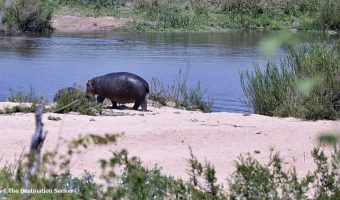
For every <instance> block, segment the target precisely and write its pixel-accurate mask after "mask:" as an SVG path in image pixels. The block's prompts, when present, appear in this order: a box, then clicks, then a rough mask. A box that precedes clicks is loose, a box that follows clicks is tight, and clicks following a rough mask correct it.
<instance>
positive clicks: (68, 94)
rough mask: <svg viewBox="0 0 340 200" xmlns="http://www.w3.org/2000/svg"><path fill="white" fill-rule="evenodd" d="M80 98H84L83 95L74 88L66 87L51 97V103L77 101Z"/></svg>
mask: <svg viewBox="0 0 340 200" xmlns="http://www.w3.org/2000/svg"><path fill="white" fill-rule="evenodd" d="M81 96H85V93H84V92H83V91H81V90H80V89H77V88H75V87H66V88H63V89H60V90H59V91H58V92H57V93H56V94H55V95H54V97H53V102H57V101H59V100H60V99H63V98H68V99H69V100H70V101H74V100H76V99H79V98H80V97H81Z"/></svg>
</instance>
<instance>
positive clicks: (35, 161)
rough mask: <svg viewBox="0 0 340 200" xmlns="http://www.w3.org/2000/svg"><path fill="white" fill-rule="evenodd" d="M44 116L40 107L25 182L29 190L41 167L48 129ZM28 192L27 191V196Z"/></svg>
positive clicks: (37, 112)
mask: <svg viewBox="0 0 340 200" xmlns="http://www.w3.org/2000/svg"><path fill="white" fill-rule="evenodd" d="M41 118H42V108H38V109H37V111H36V112H35V133H34V134H33V136H32V141H31V148H30V153H29V157H28V170H27V173H26V175H25V179H24V184H25V189H26V190H29V189H30V185H31V180H32V179H34V178H36V177H37V176H38V171H39V167H40V156H41V148H42V146H43V144H44V141H45V138H46V135H47V131H45V132H43V126H44V125H43V123H42V122H41ZM27 195H28V193H25V196H27Z"/></svg>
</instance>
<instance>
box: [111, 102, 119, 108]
mask: <svg viewBox="0 0 340 200" xmlns="http://www.w3.org/2000/svg"><path fill="white" fill-rule="evenodd" d="M111 102H112V109H117V108H118V106H117V102H116V101H112V100H111Z"/></svg>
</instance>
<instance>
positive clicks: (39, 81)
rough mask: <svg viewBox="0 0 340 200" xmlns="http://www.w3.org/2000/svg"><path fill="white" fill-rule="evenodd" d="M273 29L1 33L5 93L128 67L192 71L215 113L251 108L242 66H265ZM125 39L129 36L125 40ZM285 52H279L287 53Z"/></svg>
mask: <svg viewBox="0 0 340 200" xmlns="http://www.w3.org/2000/svg"><path fill="white" fill-rule="evenodd" d="M268 34H269V33H263V32H261V33H258V32H240V31H232V32H225V33H116V32H105V33H103V32H101V33H77V34H72V33H56V34H53V35H51V36H49V37H38V36H34V37H33V36H5V35H0V70H1V71H0V99H4V98H5V97H6V96H8V95H9V88H12V89H16V90H27V89H29V88H30V86H32V87H33V88H34V91H35V92H36V94H37V95H38V96H45V97H47V98H48V99H49V100H51V99H52V97H53V95H54V94H55V93H56V92H57V90H58V89H60V88H63V87H68V86H72V85H73V84H74V83H76V84H78V85H83V86H84V87H85V84H86V82H87V80H88V79H91V78H92V77H95V76H98V75H103V74H106V73H110V72H117V71H128V72H132V73H136V74H138V75H140V76H141V77H144V78H145V79H146V80H147V81H150V80H151V78H152V77H158V78H160V79H162V80H163V82H165V83H172V82H173V81H174V80H175V79H176V78H177V77H178V73H179V70H180V69H182V71H187V73H188V76H187V82H188V85H189V86H190V87H193V86H195V85H196V83H197V82H198V81H200V82H201V85H202V87H203V88H204V89H206V90H207V93H206V94H207V96H209V97H210V98H212V99H213V100H214V111H231V112H246V111H249V108H248V107H247V106H246V105H244V104H242V103H241V101H240V100H241V99H243V98H244V95H243V93H242V90H241V85H240V78H239V72H240V71H244V70H247V69H248V70H251V69H252V68H253V64H254V63H260V64H262V65H263V64H264V63H266V62H267V59H266V58H263V57H261V55H260V50H259V47H258V42H259V41H260V39H262V38H263V37H264V36H266V35H268ZM295 35H296V37H297V38H299V40H300V42H314V41H328V40H331V39H332V38H330V37H329V36H327V35H325V34H321V33H296V34H295ZM122 40H124V41H122ZM283 55H284V53H283V52H279V53H278V54H277V57H280V56H283Z"/></svg>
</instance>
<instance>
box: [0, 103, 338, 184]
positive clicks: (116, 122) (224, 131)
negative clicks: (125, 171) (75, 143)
mask: <svg viewBox="0 0 340 200" xmlns="http://www.w3.org/2000/svg"><path fill="white" fill-rule="evenodd" d="M5 105H6V106H11V105H12V104H9V103H3V102H1V103H0V108H2V107H3V106H5ZM149 109H150V112H141V111H132V110H123V111H121V110H115V112H119V113H124V114H127V116H116V117H114V116H95V117H93V116H84V115H74V114H65V115H63V114H52V115H53V116H59V117H60V118H61V119H62V120H60V121H50V120H47V117H48V116H49V115H51V114H50V113H46V114H44V117H43V122H44V124H45V126H44V128H45V130H47V131H48V136H47V140H46V142H45V144H44V147H43V148H44V149H45V150H46V149H49V150H53V149H54V148H55V147H56V145H57V144H58V138H59V137H62V138H64V139H67V140H71V139H72V138H76V137H77V136H78V135H83V134H105V133H124V136H122V137H121V138H119V139H118V144H117V145H108V146H101V147H98V146H97V147H90V148H89V149H88V150H86V151H85V152H84V153H82V154H80V155H77V156H76V157H75V161H74V162H73V163H72V164H71V166H72V169H71V170H72V173H74V174H75V175H80V174H81V173H82V172H83V170H84V169H87V170H90V171H93V172H96V174H97V175H98V176H99V174H100V170H99V167H98V162H97V161H98V160H99V159H100V158H109V156H110V154H111V153H110V151H114V150H117V149H121V148H126V149H127V150H128V151H129V153H130V155H134V156H138V157H140V158H141V160H142V161H143V164H144V165H146V166H148V167H152V166H154V164H156V163H157V164H158V165H159V166H161V167H162V168H163V170H164V172H165V173H166V174H170V175H173V176H176V177H182V178H187V174H186V167H187V161H186V159H188V158H189V149H188V147H189V146H191V147H192V149H193V152H194V154H195V155H196V156H197V157H198V158H199V159H200V160H201V161H202V162H204V161H205V160H207V161H210V162H212V163H213V164H214V166H215V168H216V170H217V176H218V178H219V179H220V180H219V181H220V182H222V181H224V180H225V179H226V178H227V177H228V176H229V174H230V173H231V172H232V171H233V170H235V168H234V162H233V161H234V160H235V159H236V158H237V156H239V155H240V154H245V153H248V152H249V153H250V154H251V155H252V156H254V157H255V158H257V159H258V160H260V161H262V162H266V161H267V160H268V157H269V154H270V147H273V148H274V149H275V150H276V151H279V152H280V154H281V156H282V157H283V158H284V160H285V164H284V165H285V166H286V167H289V166H291V165H294V166H296V167H297V171H298V173H299V174H300V175H303V174H305V173H306V172H307V171H308V170H311V169H313V167H314V164H313V160H312V157H311V155H310V151H311V150H312V148H313V147H314V146H315V145H317V137H318V136H319V135H320V134H321V133H323V132H326V131H337V132H340V121H316V122H313V121H302V120H299V119H295V118H285V119H282V118H276V117H266V116H261V115H251V116H243V115H242V114H236V113H224V112H220V113H201V112H192V111H185V110H178V109H174V108H169V107H162V108H155V107H152V106H149ZM91 119H92V120H91ZM93 119H94V120H95V121H93ZM34 129H35V127H34V114H23V113H17V114H13V115H0V138H1V143H2V145H1V146H2V147H1V148H0V155H1V156H2V157H3V158H2V161H1V165H3V164H5V162H6V161H10V162H11V161H13V160H15V158H18V156H19V155H20V153H21V152H22V151H23V149H25V150H26V151H27V150H28V149H29V144H30V139H31V136H32V133H33V132H34ZM60 144H61V146H60V148H61V149H62V148H65V145H64V143H63V142H61V143H60ZM255 151H259V152H260V153H258V152H257V153H255Z"/></svg>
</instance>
